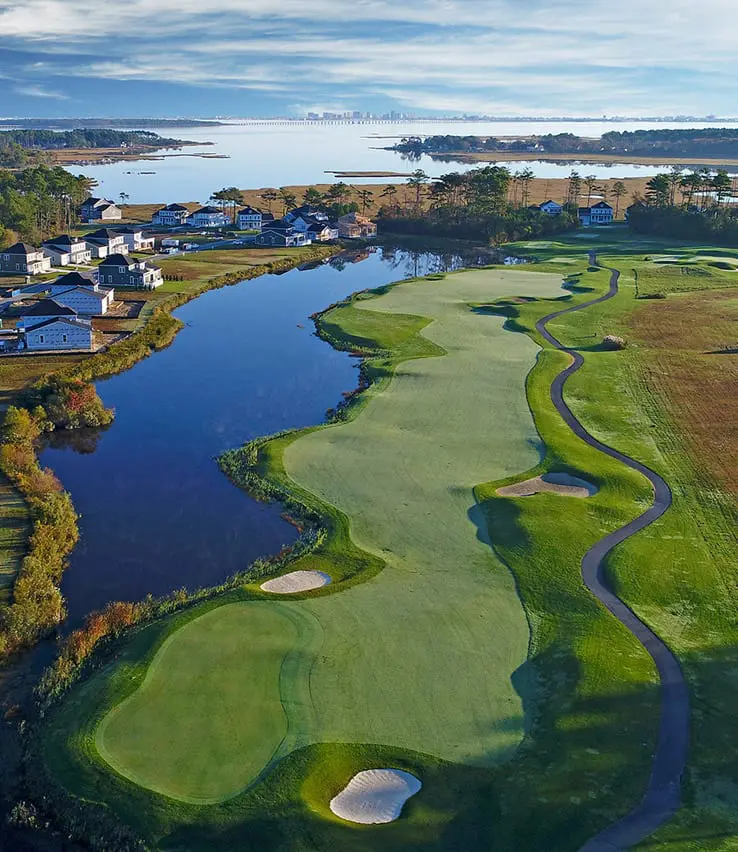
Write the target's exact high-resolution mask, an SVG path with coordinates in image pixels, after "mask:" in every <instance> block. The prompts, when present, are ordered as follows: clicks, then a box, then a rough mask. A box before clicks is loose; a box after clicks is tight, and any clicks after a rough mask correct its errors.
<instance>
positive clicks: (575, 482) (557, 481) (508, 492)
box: [497, 473, 597, 497]
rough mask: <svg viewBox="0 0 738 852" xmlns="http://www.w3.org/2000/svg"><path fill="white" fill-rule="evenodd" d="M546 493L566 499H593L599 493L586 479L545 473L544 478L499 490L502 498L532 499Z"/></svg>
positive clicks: (565, 474)
mask: <svg viewBox="0 0 738 852" xmlns="http://www.w3.org/2000/svg"><path fill="white" fill-rule="evenodd" d="M545 491H548V492H551V493H552V494H561V495H563V496H564V497H591V496H592V495H593V494H596V493H597V488H596V487H595V486H594V485H592V483H591V482H587V480H586V479H580V478H579V477H578V476H572V475H571V474H570V473H544V474H543V476H536V477H534V478H533V479H526V480H525V482H515V483H514V484H513V485H504V486H503V487H502V488H498V489H497V493H498V494H499V495H500V497H532V496H533V495H534V494H541V493H543V492H545Z"/></svg>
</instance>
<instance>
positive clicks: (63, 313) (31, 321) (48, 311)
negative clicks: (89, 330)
mask: <svg viewBox="0 0 738 852" xmlns="http://www.w3.org/2000/svg"><path fill="white" fill-rule="evenodd" d="M70 317H71V318H72V319H77V318H78V317H77V311H75V310H74V308H70V307H69V306H68V305H60V304H59V302H57V301H56V299H40V300H39V301H38V302H36V303H35V304H33V305H31V306H30V307H28V308H25V309H24V310H23V311H22V312H21V316H20V319H19V320H18V326H17V327H18V328H19V329H21V330H25V329H28V328H30V327H31V326H34V325H38V324H39V323H40V322H46V321H47V320H50V319H59V318H70ZM87 322H88V323H89V320H87Z"/></svg>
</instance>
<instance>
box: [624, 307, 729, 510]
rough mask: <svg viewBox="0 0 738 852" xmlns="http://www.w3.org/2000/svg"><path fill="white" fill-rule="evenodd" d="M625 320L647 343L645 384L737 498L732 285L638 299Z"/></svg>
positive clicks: (697, 454)
mask: <svg viewBox="0 0 738 852" xmlns="http://www.w3.org/2000/svg"><path fill="white" fill-rule="evenodd" d="M630 326H631V328H632V330H633V333H634V335H635V337H636V338H637V339H638V340H641V341H643V342H644V343H645V344H647V345H648V347H649V350H650V351H649V352H648V357H647V358H644V363H643V368H644V370H645V372H646V383H647V385H648V387H649V388H651V389H652V391H653V392H654V393H656V394H657V395H659V396H661V397H662V398H665V399H666V400H667V401H668V403H669V405H670V408H671V409H672V411H673V412H674V416H675V418H676V421H677V426H678V427H681V428H680V430H679V431H680V432H681V433H682V434H683V435H686V436H687V438H688V441H689V444H690V445H691V450H692V452H693V454H694V456H695V457H696V458H697V459H698V460H699V462H700V464H701V465H703V466H704V468H705V469H706V470H708V471H709V472H710V474H711V475H712V476H713V477H714V478H715V480H717V482H719V483H720V484H721V485H723V487H724V488H725V489H726V491H728V492H729V493H730V494H732V495H733V496H734V497H736V498H737V499H738V394H736V387H738V290H731V291H728V292H726V291H702V292H699V293H690V294H688V295H680V296H670V297H669V299H666V300H664V301H658V302H655V301H654V302H647V303H643V304H642V305H640V306H639V307H638V308H637V309H636V310H635V311H634V312H633V314H632V315H631V317H630Z"/></svg>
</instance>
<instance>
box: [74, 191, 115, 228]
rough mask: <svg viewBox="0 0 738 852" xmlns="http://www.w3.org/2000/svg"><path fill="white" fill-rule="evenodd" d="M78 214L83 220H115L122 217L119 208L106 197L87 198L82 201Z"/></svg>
mask: <svg viewBox="0 0 738 852" xmlns="http://www.w3.org/2000/svg"><path fill="white" fill-rule="evenodd" d="M80 216H81V218H82V221H83V222H98V221H111V222H113V221H116V220H120V219H122V218H123V213H122V212H121V210H120V208H119V207H117V206H116V205H115V204H113V202H112V201H108V199H107V198H92V197H90V198H88V199H86V200H85V201H83V202H82V208H81V210H80Z"/></svg>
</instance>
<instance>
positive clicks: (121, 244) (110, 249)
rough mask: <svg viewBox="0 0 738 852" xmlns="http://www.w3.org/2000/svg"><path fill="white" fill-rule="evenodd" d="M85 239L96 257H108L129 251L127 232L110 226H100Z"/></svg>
mask: <svg viewBox="0 0 738 852" xmlns="http://www.w3.org/2000/svg"><path fill="white" fill-rule="evenodd" d="M85 240H86V241H87V244H88V245H89V247H90V250H91V251H92V256H93V257H96V258H104V257H108V255H111V254H125V253H126V252H127V251H128V245H127V243H126V237H125V234H119V233H118V232H117V231H112V230H111V229H110V228H100V230H99V231H93V232H92V233H91V234H87V235H86V236H85Z"/></svg>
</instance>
